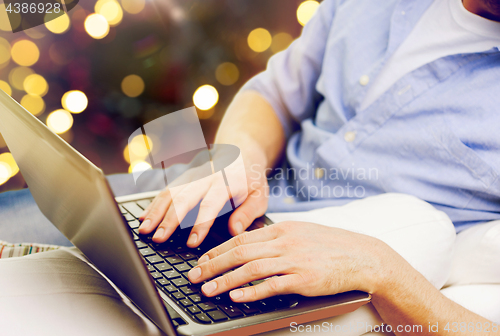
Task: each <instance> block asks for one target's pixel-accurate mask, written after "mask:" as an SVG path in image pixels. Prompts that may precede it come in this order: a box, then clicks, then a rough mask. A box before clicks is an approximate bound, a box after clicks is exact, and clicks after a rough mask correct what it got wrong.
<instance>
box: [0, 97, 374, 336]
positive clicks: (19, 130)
mask: <svg viewBox="0 0 500 336" xmlns="http://www.w3.org/2000/svg"><path fill="white" fill-rule="evenodd" d="M0 133H1V134H2V136H3V138H4V139H5V141H6V143H7V145H8V147H9V149H10V151H11V153H12V155H13V156H14V158H15V160H16V162H17V164H18V165H19V168H20V170H21V172H22V174H23V177H24V179H25V180H26V183H27V184H28V186H29V188H30V190H31V193H32V194H33V197H34V199H35V201H36V203H37V204H38V206H39V208H40V210H41V211H42V213H43V214H44V215H45V216H46V217H47V218H48V219H49V220H50V221H51V222H52V223H53V224H54V225H55V226H56V227H57V228H58V229H59V230H60V231H61V232H62V233H63V234H64V235H65V236H66V237H67V238H68V239H69V240H70V241H71V242H72V243H73V244H74V245H75V246H76V247H77V248H78V249H80V251H81V252H82V253H83V254H84V255H85V257H86V258H87V259H88V260H89V261H90V262H91V263H92V264H93V265H94V266H95V267H96V268H97V269H99V271H101V272H102V273H103V274H104V275H105V276H106V277H107V278H108V279H109V280H110V281H111V282H113V283H114V284H115V285H116V287H117V288H118V289H119V290H120V291H121V292H122V294H124V295H126V296H127V297H128V298H129V299H130V300H131V301H132V302H133V303H134V304H135V305H136V306H137V307H138V308H139V309H140V310H141V311H142V312H143V313H144V314H145V316H147V317H148V318H149V319H150V320H151V321H152V322H154V323H155V324H156V325H157V326H158V327H159V328H160V329H161V330H162V331H163V332H164V333H165V334H167V335H232V334H237V335H252V334H257V333H262V332H265V331H269V330H274V329H278V328H283V327H290V325H291V323H297V324H302V323H307V322H310V321H314V320H319V319H323V318H327V317H331V316H335V315H340V314H345V313H349V312H351V311H354V310H356V309H357V308H359V307H360V306H362V305H364V304H366V303H368V302H369V301H370V295H369V294H367V293H364V292H359V291H352V292H347V293H341V294H336V295H330V296H322V297H314V298H309V297H303V296H300V295H281V296H276V297H272V298H268V299H265V300H261V301H257V302H251V303H244V304H241V303H234V302H232V301H231V299H230V298H229V296H228V294H227V293H225V294H222V295H219V296H216V297H213V298H208V297H205V296H204V295H203V294H202V293H201V290H200V284H199V285H195V284H191V283H190V282H189V280H188V278H187V272H188V271H189V270H190V269H191V268H192V267H194V266H195V265H196V264H197V259H198V258H199V257H200V256H201V255H202V254H203V253H205V252H206V251H208V250H209V249H210V248H212V247H214V246H216V245H218V244H220V243H222V242H223V241H225V240H227V239H229V238H230V237H231V236H230V235H229V233H228V232H227V219H228V216H229V215H230V213H228V214H226V215H224V216H222V217H219V218H218V219H217V220H216V223H215V224H214V226H213V227H212V229H211V230H210V234H209V236H207V238H206V240H205V241H204V242H203V243H202V244H201V245H200V246H199V247H198V248H195V249H190V248H187V247H186V241H187V235H188V234H189V231H190V229H189V228H187V229H178V230H177V231H175V232H174V234H173V235H172V236H171V237H170V238H169V240H168V241H167V242H165V243H163V244H155V243H154V242H153V241H152V240H151V237H150V236H142V235H139V234H138V227H139V225H140V222H139V220H138V217H139V215H140V214H141V213H142V211H143V209H145V207H146V206H147V205H148V204H149V203H150V202H151V200H152V199H153V198H154V197H155V195H156V194H157V193H158V192H159V191H156V192H150V193H142V194H135V195H130V196H125V197H118V198H116V199H115V198H114V196H113V194H112V192H111V189H110V188H109V185H108V183H107V180H106V178H105V177H104V174H103V172H102V171H101V170H100V169H99V168H97V167H96V166H95V165H94V164H92V163H91V162H90V161H89V160H87V159H86V158H85V157H84V156H83V155H81V154H80V153H79V152H78V151H76V150H75V149H74V148H73V147H71V146H70V145H69V144H68V143H66V142H65V141H64V140H62V139H61V138H60V137H59V136H58V135H56V134H55V133H53V132H52V131H51V130H49V129H48V128H47V127H46V126H45V125H44V124H43V123H42V122H41V121H40V120H38V119H37V118H36V117H34V116H33V115H32V114H31V113H29V112H28V111H26V110H25V109H24V108H23V107H22V106H21V105H19V104H18V103H17V102H16V101H15V100H14V99H12V98H11V97H10V96H9V95H7V94H6V93H5V92H3V91H2V90H0ZM266 225H272V222H271V221H270V220H269V219H268V218H267V217H265V216H264V217H261V218H259V219H257V220H256V221H255V222H254V223H253V224H252V226H251V229H252V228H258V227H263V226H266ZM261 281H265V280H259V281H254V282H252V283H249V284H246V285H244V286H253V285H256V284H258V283H259V282H261Z"/></svg>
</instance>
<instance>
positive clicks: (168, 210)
mask: <svg viewBox="0 0 500 336" xmlns="http://www.w3.org/2000/svg"><path fill="white" fill-rule="evenodd" d="M248 161H249V162H252V163H253V162H256V161H257V160H247V162H248ZM209 164H210V162H208V163H205V165H209ZM256 167H257V168H256ZM258 167H262V169H261V170H262V173H261V174H259V176H260V178H259V179H258V180H255V176H249V174H250V173H251V172H252V171H253V172H255V170H256V169H258ZM197 169H202V167H196V168H192V169H190V170H187V171H186V172H185V173H184V174H182V175H181V176H180V177H179V178H177V179H176V181H174V184H177V185H180V187H177V188H171V189H169V188H166V189H165V190H163V191H162V192H160V194H158V195H157V196H156V198H155V199H154V200H153V202H152V203H151V204H150V205H149V206H148V208H147V209H146V210H145V211H144V213H143V214H142V216H141V218H140V219H141V220H142V221H143V223H142V225H141V227H140V228H139V232H140V233H141V234H150V233H151V232H153V231H154V230H156V232H155V233H154V235H153V241H155V242H157V243H161V242H164V241H166V240H167V239H168V238H169V237H170V235H171V234H172V233H173V232H174V231H175V229H176V228H177V226H179V223H180V222H181V221H182V220H183V218H184V217H185V216H186V214H187V213H188V212H189V211H190V210H191V209H192V208H194V207H195V206H196V205H197V204H198V203H199V202H200V201H201V203H200V210H199V213H198V216H197V219H196V222H195V224H194V226H193V228H192V229H191V233H190V236H189V238H188V241H187V245H188V246H189V247H196V246H198V245H200V244H201V242H203V240H204V239H205V237H206V236H207V234H208V232H209V230H210V228H211V226H212V225H213V223H214V220H215V218H217V215H218V213H219V212H220V210H221V209H222V208H223V207H224V205H225V204H226V202H228V201H229V194H230V193H229V192H228V191H230V192H232V194H231V196H232V199H233V202H236V200H241V201H242V202H243V203H241V201H240V202H238V204H239V203H241V205H240V206H239V207H238V208H237V209H236V210H235V211H234V213H233V214H232V215H231V217H230V219H229V223H228V226H229V232H230V233H231V234H232V235H237V234H240V233H242V232H243V231H244V230H246V229H247V228H248V227H249V226H250V225H251V224H252V222H253V221H254V220H255V219H256V218H257V217H260V216H262V215H263V214H264V213H265V211H266V209H267V198H266V196H265V192H264V190H265V189H266V188H267V179H266V176H265V173H264V169H265V168H264V166H263V165H258V164H254V163H253V165H252V169H250V167H248V165H246V167H245V168H244V171H245V172H246V175H247V178H246V180H247V181H243V182H242V183H241V185H237V186H236V188H234V187H235V185H234V184H233V185H232V187H233V188H232V189H231V190H229V188H228V187H226V185H225V183H224V180H223V178H222V175H216V174H212V175H210V176H208V177H205V178H203V179H199V180H198V179H197V178H196V176H197V175H199V174H196V170H197ZM209 169H210V167H209ZM225 172H226V178H227V179H228V180H233V181H234V180H241V179H239V178H238V177H239V176H238V175H237V174H238V172H236V171H234V172H233V173H234V175H235V176H236V178H231V174H232V171H231V170H230V169H226V170H225ZM194 181H196V183H190V182H194ZM247 182H248V183H247ZM235 191H236V192H235ZM245 197H246V198H245Z"/></svg>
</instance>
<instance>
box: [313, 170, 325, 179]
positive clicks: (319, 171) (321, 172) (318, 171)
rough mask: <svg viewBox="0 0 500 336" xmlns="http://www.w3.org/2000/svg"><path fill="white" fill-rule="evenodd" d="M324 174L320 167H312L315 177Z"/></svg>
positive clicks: (318, 177) (320, 176)
mask: <svg viewBox="0 0 500 336" xmlns="http://www.w3.org/2000/svg"><path fill="white" fill-rule="evenodd" d="M324 175H325V170H324V169H322V168H316V169H314V176H316V178H317V179H320V178H322V177H323V176H324Z"/></svg>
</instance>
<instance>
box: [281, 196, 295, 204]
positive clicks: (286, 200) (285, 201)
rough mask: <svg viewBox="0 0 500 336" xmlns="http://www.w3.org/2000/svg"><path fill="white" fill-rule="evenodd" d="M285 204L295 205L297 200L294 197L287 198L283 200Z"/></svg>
mask: <svg viewBox="0 0 500 336" xmlns="http://www.w3.org/2000/svg"><path fill="white" fill-rule="evenodd" d="M283 202H284V203H286V204H293V203H295V199H294V198H293V197H286V198H285V199H284V200H283Z"/></svg>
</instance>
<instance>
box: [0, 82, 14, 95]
mask: <svg viewBox="0 0 500 336" xmlns="http://www.w3.org/2000/svg"><path fill="white" fill-rule="evenodd" d="M0 89H2V90H4V91H5V93H6V94H8V95H9V96H11V95H12V89H11V88H10V85H9V83H7V82H4V81H3V80H0Z"/></svg>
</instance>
